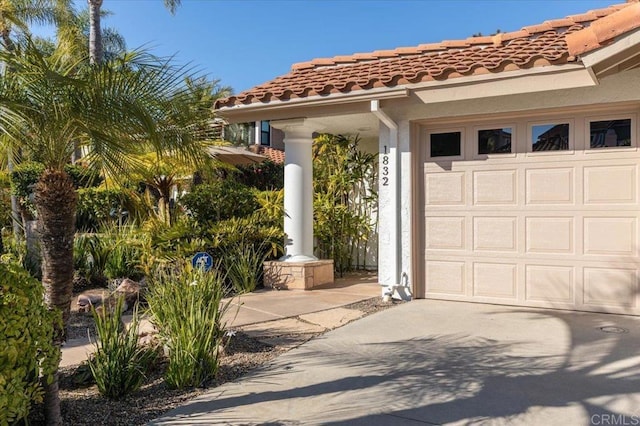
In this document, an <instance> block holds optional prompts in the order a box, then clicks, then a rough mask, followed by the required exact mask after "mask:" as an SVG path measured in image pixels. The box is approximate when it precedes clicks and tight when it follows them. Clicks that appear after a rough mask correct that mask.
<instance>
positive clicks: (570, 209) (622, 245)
mask: <svg viewBox="0 0 640 426" xmlns="http://www.w3.org/2000/svg"><path fill="white" fill-rule="evenodd" d="M636 126H637V122H636V117H635V115H634V114H617V115H614V116H595V117H594V116H587V115H584V116H576V115H574V116H572V117H570V118H555V117H551V118H549V117H547V118H545V117H542V118H538V119H536V120H532V119H520V120H513V122H510V123H500V124H499V125H496V124H491V123H485V124H483V123H472V124H468V123H464V124H460V125H448V126H447V127H437V126H430V127H425V128H423V129H422V131H421V142H420V153H419V156H420V158H421V159H422V161H420V165H421V167H419V170H420V174H421V177H420V178H419V182H420V184H421V185H422V188H421V195H420V196H421V197H422V199H421V200H420V204H422V205H423V206H424V209H423V211H422V212H421V213H420V216H421V218H423V222H422V223H421V224H420V225H421V227H420V228H421V229H420V235H421V236H422V241H421V243H422V249H421V252H422V253H423V254H424V263H423V266H424V267H423V268H422V271H421V272H420V275H422V276H423V277H424V282H423V283H422V284H423V285H422V289H421V292H422V294H419V296H424V297H427V298H437V299H447V300H460V301H471V302H483V303H498V304H509V305H521V306H535V307H549V308H559V309H572V310H583V311H596V312H615V313H627V314H635V315H637V314H640V309H639V306H640V305H639V303H638V301H639V297H638V268H639V267H640V257H639V253H638V219H639V212H640V205H639V204H640V202H639V197H638V177H639V175H638V164H639V160H640V156H639V154H638V149H637V143H636V133H637V132H636Z"/></svg>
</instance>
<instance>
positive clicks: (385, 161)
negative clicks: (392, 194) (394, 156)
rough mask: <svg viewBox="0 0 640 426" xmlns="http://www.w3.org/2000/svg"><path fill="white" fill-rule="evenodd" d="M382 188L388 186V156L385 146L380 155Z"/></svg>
mask: <svg viewBox="0 0 640 426" xmlns="http://www.w3.org/2000/svg"><path fill="white" fill-rule="evenodd" d="M382 186H389V154H388V152H387V146H386V145H385V146H384V152H383V153H382Z"/></svg>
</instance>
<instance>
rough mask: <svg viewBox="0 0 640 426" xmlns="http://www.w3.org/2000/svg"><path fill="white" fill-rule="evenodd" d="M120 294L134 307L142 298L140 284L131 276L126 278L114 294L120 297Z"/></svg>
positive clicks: (127, 303)
mask: <svg viewBox="0 0 640 426" xmlns="http://www.w3.org/2000/svg"><path fill="white" fill-rule="evenodd" d="M120 295H123V296H124V300H125V303H126V305H127V306H128V307H132V306H133V305H135V304H136V303H137V302H138V300H140V284H138V283H137V282H135V281H133V280H130V279H129V278H125V279H124V280H122V282H121V283H120V285H119V286H118V287H117V288H116V289H115V291H114V292H113V295H112V296H115V297H118V296H120ZM125 310H126V309H125Z"/></svg>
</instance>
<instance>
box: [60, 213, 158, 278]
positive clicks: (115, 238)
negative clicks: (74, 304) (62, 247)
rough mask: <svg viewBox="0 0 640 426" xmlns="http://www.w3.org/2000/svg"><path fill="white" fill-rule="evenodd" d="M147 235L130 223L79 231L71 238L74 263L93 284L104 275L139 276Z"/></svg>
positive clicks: (106, 276)
mask: <svg viewBox="0 0 640 426" xmlns="http://www.w3.org/2000/svg"><path fill="white" fill-rule="evenodd" d="M145 239H146V236H145V235H144V234H143V233H141V232H138V231H137V230H136V229H135V228H134V227H132V226H129V225H122V226H117V225H111V226H106V227H104V228H103V229H102V232H100V233H92V234H89V233H86V234H78V235H77V236H76V238H75V241H74V247H73V256H74V265H75V269H76V270H77V271H78V273H79V274H80V275H81V276H83V277H85V278H87V279H88V280H89V281H91V282H92V284H95V285H99V286H102V285H103V284H104V283H105V280H106V279H114V278H131V279H134V280H137V279H140V278H141V277H142V276H143V275H144V274H143V272H142V270H141V266H142V265H141V261H142V255H143V253H142V251H143V247H144V245H145V241H144V240H145Z"/></svg>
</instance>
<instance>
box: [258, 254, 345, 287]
mask: <svg viewBox="0 0 640 426" xmlns="http://www.w3.org/2000/svg"><path fill="white" fill-rule="evenodd" d="M332 283H333V260H314V261H310V262H291V261H287V262H281V261H269V262H264V286H265V287H267V288H276V289H279V290H311V289H312V288H314V287H317V286H320V285H323V284H332Z"/></svg>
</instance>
